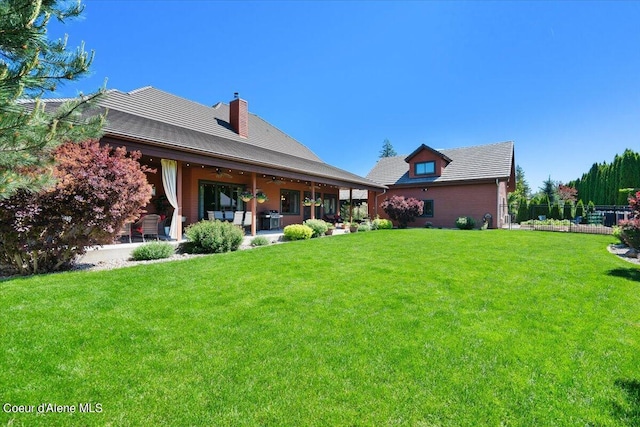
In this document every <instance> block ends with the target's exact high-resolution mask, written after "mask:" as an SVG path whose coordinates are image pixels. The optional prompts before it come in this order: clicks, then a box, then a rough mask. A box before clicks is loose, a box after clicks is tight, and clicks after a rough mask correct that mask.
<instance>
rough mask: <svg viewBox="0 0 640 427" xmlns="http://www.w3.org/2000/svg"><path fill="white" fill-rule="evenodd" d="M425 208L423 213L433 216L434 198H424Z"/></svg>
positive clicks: (429, 216) (425, 215) (426, 215)
mask: <svg viewBox="0 0 640 427" xmlns="http://www.w3.org/2000/svg"><path fill="white" fill-rule="evenodd" d="M423 202H424V208H423V209H422V215H420V216H424V217H428V218H433V200H423Z"/></svg>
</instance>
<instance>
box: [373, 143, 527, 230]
mask: <svg viewBox="0 0 640 427" xmlns="http://www.w3.org/2000/svg"><path fill="white" fill-rule="evenodd" d="M367 178H368V179H370V180H372V181H375V182H377V183H379V184H381V185H386V186H387V187H388V190H383V191H382V192H380V191H377V190H374V191H369V195H368V205H369V215H371V216H372V217H373V216H375V215H380V217H382V218H386V217H387V216H386V214H385V213H384V211H383V210H382V209H381V208H380V204H381V203H382V202H383V201H384V199H385V198H387V197H390V196H392V195H398V196H404V197H413V198H416V199H419V200H422V201H423V202H424V209H423V212H422V215H421V216H420V217H419V218H417V219H416V221H414V222H413V223H410V224H409V226H413V227H422V226H424V225H425V223H427V222H430V223H432V224H433V226H434V227H454V226H455V220H456V218H458V217H461V216H470V217H472V218H474V219H475V220H476V224H478V225H482V224H483V222H484V221H485V219H486V221H487V222H488V225H489V227H493V228H499V227H502V226H503V225H505V224H506V223H507V222H508V221H509V217H508V209H507V193H508V192H509V191H513V190H514V189H515V184H516V180H515V179H516V178H515V160H514V144H513V142H511V141H508V142H500V143H495V144H486V145H477V146H473V147H463V148H455V149H446V150H435V149H433V148H431V147H429V146H427V145H424V144H422V145H421V146H420V147H418V148H417V149H416V150H415V151H414V152H413V153H411V154H409V155H408V156H394V157H383V158H381V159H380V160H379V161H378V162H377V164H376V165H375V166H374V167H373V169H372V170H371V171H370V172H369V174H368V175H367Z"/></svg>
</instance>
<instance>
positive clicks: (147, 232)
mask: <svg viewBox="0 0 640 427" xmlns="http://www.w3.org/2000/svg"><path fill="white" fill-rule="evenodd" d="M159 222H160V215H156V214H150V215H145V216H143V217H142V218H140V221H138V222H137V223H136V226H135V230H136V231H137V232H138V233H139V234H140V235H142V241H143V242H146V240H145V236H155V237H156V240H158V239H159V235H158V223H159Z"/></svg>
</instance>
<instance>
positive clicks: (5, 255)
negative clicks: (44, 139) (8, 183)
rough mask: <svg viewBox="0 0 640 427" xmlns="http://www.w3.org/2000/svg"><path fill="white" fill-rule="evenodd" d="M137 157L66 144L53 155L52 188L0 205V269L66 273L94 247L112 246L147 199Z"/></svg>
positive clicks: (148, 192) (90, 144) (85, 144)
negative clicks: (87, 249)
mask: <svg viewBox="0 0 640 427" xmlns="http://www.w3.org/2000/svg"><path fill="white" fill-rule="evenodd" d="M139 158H140V153H139V152H134V153H127V151H126V150H125V149H124V148H116V149H112V148H111V147H109V146H108V145H107V146H100V145H99V144H98V142H97V141H88V142H83V143H80V144H74V143H67V144H63V145H61V146H60V147H58V148H57V149H56V151H55V159H56V165H55V166H54V170H53V174H54V176H55V178H56V179H57V183H56V185H55V186H54V187H52V188H49V189H45V190H43V191H41V192H38V193H29V192H26V191H21V192H19V193H17V194H15V195H14V196H13V197H10V198H7V199H2V200H0V264H5V265H6V266H8V267H9V269H10V270H11V271H14V272H16V273H20V274H35V273H45V272H51V271H59V270H67V269H69V268H71V266H72V265H73V262H75V259H76V257H77V256H78V255H82V254H84V253H85V252H86V248H87V247H90V246H93V245H101V244H107V243H111V242H112V241H113V236H114V235H115V234H116V233H117V232H118V230H120V228H121V227H122V225H123V224H124V223H125V222H126V221H128V220H133V219H135V218H136V217H137V216H138V215H139V214H140V211H141V209H142V208H143V207H144V206H145V205H146V204H147V203H148V202H149V200H150V199H151V186H150V185H149V184H148V182H147V178H146V176H145V172H152V171H153V170H151V169H148V168H146V167H145V166H141V165H140V163H138V161H137V160H138V159H139Z"/></svg>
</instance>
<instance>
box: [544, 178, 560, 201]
mask: <svg viewBox="0 0 640 427" xmlns="http://www.w3.org/2000/svg"><path fill="white" fill-rule="evenodd" d="M557 189H558V184H557V183H556V182H554V181H553V180H552V179H551V176H549V178H547V179H546V180H545V181H544V182H543V183H542V187H540V191H541V192H542V194H544V195H545V196H547V199H548V201H549V203H553V202H554V201H555V200H556V198H557V197H556V196H557Z"/></svg>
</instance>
